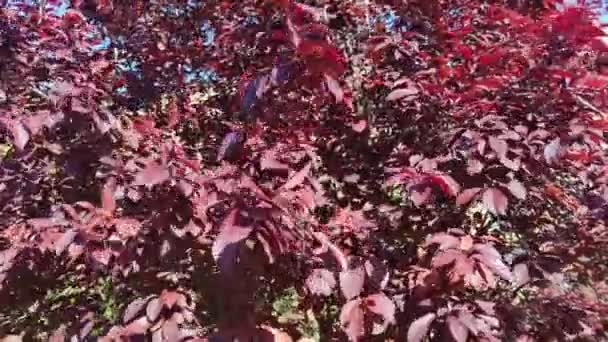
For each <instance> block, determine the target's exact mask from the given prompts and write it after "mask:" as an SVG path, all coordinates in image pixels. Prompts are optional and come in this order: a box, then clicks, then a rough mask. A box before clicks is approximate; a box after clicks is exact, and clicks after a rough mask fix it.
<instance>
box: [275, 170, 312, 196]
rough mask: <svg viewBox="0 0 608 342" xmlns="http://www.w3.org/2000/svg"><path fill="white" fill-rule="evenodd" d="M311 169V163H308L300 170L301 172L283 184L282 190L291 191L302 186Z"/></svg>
mask: <svg viewBox="0 0 608 342" xmlns="http://www.w3.org/2000/svg"><path fill="white" fill-rule="evenodd" d="M311 167H312V163H308V164H306V166H304V167H303V168H302V170H300V171H298V172H296V173H295V174H294V175H293V176H292V177H291V178H290V179H289V180H288V181H287V182H286V183H285V184H283V186H282V188H283V190H291V189H293V188H295V187H296V186H298V185H300V184H302V182H304V180H305V179H306V177H308V174H309V173H310V169H311Z"/></svg>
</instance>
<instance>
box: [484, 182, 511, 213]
mask: <svg viewBox="0 0 608 342" xmlns="http://www.w3.org/2000/svg"><path fill="white" fill-rule="evenodd" d="M482 200H483V204H484V205H485V206H486V208H488V210H490V211H491V212H492V213H494V214H495V215H505V214H506V213H507V205H508V204H509V201H508V200H507V196H505V194H503V193H502V191H500V190H499V189H496V188H489V189H487V190H486V191H485V192H484V193H483V197H482Z"/></svg>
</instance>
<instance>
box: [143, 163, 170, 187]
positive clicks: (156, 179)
mask: <svg viewBox="0 0 608 342" xmlns="http://www.w3.org/2000/svg"><path fill="white" fill-rule="evenodd" d="M169 177H170V174H169V169H167V167H166V166H164V165H161V164H159V163H157V162H151V163H149V164H148V165H146V167H145V168H144V169H143V170H142V171H140V172H139V173H138V174H137V175H135V183H134V184H135V185H148V186H153V185H156V184H160V183H163V182H165V181H166V180H168V179H169Z"/></svg>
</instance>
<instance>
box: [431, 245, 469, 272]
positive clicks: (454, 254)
mask: <svg viewBox="0 0 608 342" xmlns="http://www.w3.org/2000/svg"><path fill="white" fill-rule="evenodd" d="M462 259H465V255H464V254H462V253H461V252H460V251H459V250H456V249H448V250H445V251H442V252H440V253H438V254H437V255H436V256H435V257H433V260H432V261H431V265H432V266H433V267H434V268H439V267H443V266H446V265H449V264H451V263H454V262H458V261H459V260H462Z"/></svg>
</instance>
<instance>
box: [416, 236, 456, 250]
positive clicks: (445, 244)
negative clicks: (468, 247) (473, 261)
mask: <svg viewBox="0 0 608 342" xmlns="http://www.w3.org/2000/svg"><path fill="white" fill-rule="evenodd" d="M425 244H426V245H427V246H430V245H439V249H440V250H444V249H450V248H457V247H458V246H459V245H460V239H459V238H457V237H456V236H454V235H451V234H448V233H436V234H433V235H431V236H429V237H428V238H427V239H426V243H425Z"/></svg>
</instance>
